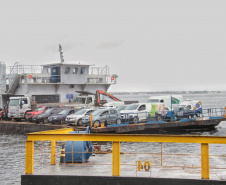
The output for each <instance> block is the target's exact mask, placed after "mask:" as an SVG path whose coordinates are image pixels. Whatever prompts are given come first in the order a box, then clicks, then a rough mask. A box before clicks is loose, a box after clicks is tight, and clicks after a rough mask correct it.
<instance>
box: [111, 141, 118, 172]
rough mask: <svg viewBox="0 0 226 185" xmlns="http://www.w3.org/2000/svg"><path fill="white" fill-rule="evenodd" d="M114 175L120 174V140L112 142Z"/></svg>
mask: <svg viewBox="0 0 226 185" xmlns="http://www.w3.org/2000/svg"><path fill="white" fill-rule="evenodd" d="M112 176H120V142H113V143H112Z"/></svg>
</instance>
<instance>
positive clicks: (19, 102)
mask: <svg viewBox="0 0 226 185" xmlns="http://www.w3.org/2000/svg"><path fill="white" fill-rule="evenodd" d="M28 111H31V99H30V97H10V98H9V104H8V117H9V118H13V119H15V120H18V121H19V120H21V119H23V118H24V116H25V114H26V112H28Z"/></svg>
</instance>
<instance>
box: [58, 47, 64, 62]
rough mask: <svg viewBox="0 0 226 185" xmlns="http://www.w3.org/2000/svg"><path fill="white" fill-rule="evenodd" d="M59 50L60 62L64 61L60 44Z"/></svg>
mask: <svg viewBox="0 0 226 185" xmlns="http://www.w3.org/2000/svg"><path fill="white" fill-rule="evenodd" d="M59 52H60V60H61V63H63V62H64V56H63V51H62V47H61V45H60V44H59Z"/></svg>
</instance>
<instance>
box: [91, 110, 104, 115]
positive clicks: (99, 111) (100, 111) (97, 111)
mask: <svg viewBox="0 0 226 185" xmlns="http://www.w3.org/2000/svg"><path fill="white" fill-rule="evenodd" d="M102 112H103V109H100V110H96V111H94V112H93V113H92V115H93V116H97V115H99V114H101V113H102Z"/></svg>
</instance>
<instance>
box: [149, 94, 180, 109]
mask: <svg viewBox="0 0 226 185" xmlns="http://www.w3.org/2000/svg"><path fill="white" fill-rule="evenodd" d="M182 102H183V96H182V95H165V96H151V97H150V98H148V100H147V103H164V104H165V106H166V107H168V108H171V103H172V107H175V106H178V105H179V104H181V103H182Z"/></svg>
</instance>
